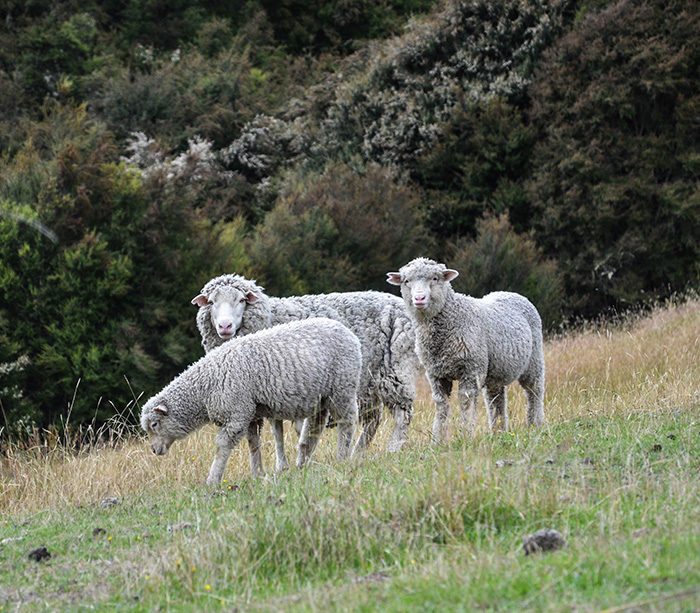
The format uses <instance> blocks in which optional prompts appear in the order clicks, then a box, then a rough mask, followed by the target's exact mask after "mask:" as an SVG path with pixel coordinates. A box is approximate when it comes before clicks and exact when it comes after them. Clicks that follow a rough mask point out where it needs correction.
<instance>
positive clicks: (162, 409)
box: [153, 404, 168, 415]
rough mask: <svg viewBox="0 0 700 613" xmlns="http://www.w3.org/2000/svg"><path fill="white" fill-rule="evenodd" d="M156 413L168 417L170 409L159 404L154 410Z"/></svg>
mask: <svg viewBox="0 0 700 613" xmlns="http://www.w3.org/2000/svg"><path fill="white" fill-rule="evenodd" d="M153 412H154V413H158V415H167V414H168V407H166V406H165V405H162V404H159V405H158V406H157V407H156V408H155V409H153Z"/></svg>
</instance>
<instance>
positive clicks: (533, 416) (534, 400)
mask: <svg viewBox="0 0 700 613" xmlns="http://www.w3.org/2000/svg"><path fill="white" fill-rule="evenodd" d="M518 383H520V385H521V386H522V388H523V389H524V390H525V398H526V399H527V425H528V426H535V427H537V426H541V425H542V424H543V423H544V377H542V376H538V377H528V376H527V375H523V376H522V377H520V379H518Z"/></svg>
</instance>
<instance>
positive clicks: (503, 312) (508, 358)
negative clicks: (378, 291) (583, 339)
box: [389, 258, 545, 440]
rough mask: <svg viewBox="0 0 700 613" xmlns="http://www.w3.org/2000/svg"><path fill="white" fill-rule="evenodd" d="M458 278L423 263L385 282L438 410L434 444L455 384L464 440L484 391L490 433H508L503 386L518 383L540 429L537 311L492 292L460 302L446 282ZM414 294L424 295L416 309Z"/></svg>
mask: <svg viewBox="0 0 700 613" xmlns="http://www.w3.org/2000/svg"><path fill="white" fill-rule="evenodd" d="M457 274H458V273H457V272H456V271H451V270H449V269H448V268H447V267H446V266H445V265H444V264H441V263H438V262H436V261H434V260H431V259H428V258H417V259H415V260H413V261H411V262H409V263H408V264H406V265H405V266H403V267H402V268H401V269H400V270H399V272H398V273H390V274H389V276H390V278H391V277H392V276H394V275H397V276H400V283H401V294H402V296H403V298H404V301H405V303H406V308H407V311H408V314H409V316H410V317H411V319H412V320H413V321H414V322H415V324H416V351H417V353H418V356H419V358H420V360H421V362H422V363H423V366H424V367H425V369H426V372H427V374H428V379H429V381H430V384H431V388H432V391H433V399H434V400H435V402H436V404H437V405H438V412H437V415H436V418H435V422H434V424H433V436H434V438H435V439H436V440H442V438H443V437H444V428H445V421H446V418H447V415H448V414H449V405H448V404H447V398H448V397H449V395H450V391H451V389H452V382H453V381H458V382H459V387H460V392H459V400H460V406H461V407H462V422H463V425H466V426H467V428H468V430H469V431H470V432H471V431H472V430H473V429H474V426H475V420H476V402H477V394H478V390H480V389H482V388H483V389H484V395H485V398H486V404H487V409H488V412H489V419H490V424H491V427H492V428H497V427H502V428H504V429H505V428H507V416H506V391H505V386H506V385H508V384H509V383H511V382H513V381H516V380H517V381H519V383H520V384H521V385H522V386H523V388H524V390H525V394H526V396H527V403H528V409H527V410H528V414H527V418H528V424H531V425H539V424H541V423H542V421H543V419H544V416H543V395H544V374H545V365H544V354H543V341H542V322H541V319H540V316H539V313H538V312H537V309H536V308H535V306H534V305H533V304H532V303H531V302H530V301H529V300H528V299H527V298H525V297H524V296H521V295H520V294H516V293H513V292H492V293H490V294H487V295H486V296H484V297H483V298H472V297H471V296H466V295H464V294H459V293H457V292H455V291H454V290H453V289H452V286H451V284H450V282H449V280H446V278H447V279H450V278H454V276H456V275H457ZM390 282H395V281H390ZM412 286H413V289H412ZM417 287H421V288H426V290H425V291H423V290H421V292H420V293H421V294H423V293H426V294H429V296H428V298H429V299H428V302H427V306H425V307H422V308H419V307H417V306H416V305H415V304H414V300H413V298H414V295H413V294H412V291H416V288H417ZM465 422H466V423H465Z"/></svg>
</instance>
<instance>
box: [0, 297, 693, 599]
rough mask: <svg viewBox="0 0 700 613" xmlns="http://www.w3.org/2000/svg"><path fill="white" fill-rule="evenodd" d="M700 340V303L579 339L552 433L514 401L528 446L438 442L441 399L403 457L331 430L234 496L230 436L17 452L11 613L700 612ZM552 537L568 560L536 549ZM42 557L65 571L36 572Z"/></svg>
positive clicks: (518, 433) (427, 410) (567, 364)
mask: <svg viewBox="0 0 700 613" xmlns="http://www.w3.org/2000/svg"><path fill="white" fill-rule="evenodd" d="M699 339H700V302H699V301H697V300H691V301H689V302H687V303H685V304H682V305H675V306H669V307H667V308H663V309H658V310H656V311H655V312H653V313H652V314H651V315H650V316H647V317H644V318H639V319H637V320H635V321H630V322H627V323H625V324H623V325H620V326H618V327H615V328H606V327H600V328H591V329H588V330H585V331H582V332H578V333H576V334H570V335H566V336H562V337H561V338H558V339H555V340H552V341H550V342H549V343H548V344H547V348H546V359H547V368H548V387H547V397H546V414H547V424H546V425H545V426H544V427H543V428H542V429H540V430H532V429H530V430H528V429H526V427H525V423H524V398H523V396H522V395H521V393H520V392H519V391H518V390H516V389H512V390H511V392H510V414H511V416H512V431H511V432H510V433H504V434H499V435H497V436H491V435H490V434H489V433H488V432H487V430H486V425H485V418H484V416H483V414H482V415H480V424H479V430H478V433H477V435H476V437H475V439H474V440H473V441H466V440H464V439H462V438H460V436H459V434H458V432H457V420H456V418H455V417H456V416H454V415H453V416H452V417H453V418H455V419H453V420H452V428H453V430H452V436H451V438H450V441H449V443H448V444H446V445H444V446H441V447H437V448H434V447H431V446H430V445H429V444H428V436H429V429H430V423H431V420H432V413H433V407H432V405H431V403H430V402H429V397H428V394H427V393H426V389H425V387H423V388H422V390H421V394H420V399H419V401H418V403H417V407H416V417H415V423H414V427H413V428H412V430H411V437H410V443H409V445H408V446H407V448H406V449H405V450H403V451H402V452H400V453H398V454H395V455H391V456H390V455H387V454H386V453H384V452H383V449H384V448H385V444H386V442H387V438H388V433H389V431H390V424H384V426H383V427H382V428H381V430H380V436H379V440H377V441H376V443H375V445H374V446H373V447H372V448H371V449H370V450H369V452H368V454H367V455H366V457H364V458H354V459H353V460H351V461H350V462H348V463H345V464H339V463H336V462H335V461H333V459H332V457H333V448H334V444H335V440H334V439H335V432H333V431H331V432H327V433H326V434H325V435H324V437H323V440H322V443H321V445H320V448H319V451H318V453H317V455H316V457H315V459H316V460H317V462H315V463H314V464H313V465H312V466H311V467H309V468H308V469H306V470H303V471H297V470H292V471H289V472H287V473H284V474H281V475H268V476H267V477H265V478H263V479H261V480H258V481H253V480H251V479H250V478H249V476H248V467H247V449H246V445H245V444H243V445H241V446H240V448H239V449H237V450H236V451H235V452H234V454H233V455H232V457H231V459H230V461H229V465H228V470H227V474H226V479H227V480H226V482H225V483H224V484H223V487H222V489H221V490H218V491H214V490H212V489H209V488H207V487H205V486H204V485H203V480H204V477H205V476H206V473H207V469H208V465H209V463H210V460H211V458H212V455H213V449H214V445H213V435H214V429H213V428H205V429H204V430H202V431H200V432H199V433H197V434H196V435H194V436H191V437H190V438H189V439H187V440H185V441H182V442H180V443H176V444H175V445H174V446H173V448H172V449H171V452H170V454H169V455H168V456H166V457H165V458H157V457H155V456H153V455H152V454H151V453H150V451H149V450H148V448H147V445H146V444H145V442H144V441H142V440H141V441H132V442H129V443H125V444H124V445H122V446H118V448H116V449H93V450H92V451H89V452H87V451H86V452H83V453H77V454H71V453H66V449H65V447H64V446H63V445H61V444H60V443H58V442H57V443H56V444H55V445H54V446H53V447H52V448H50V449H47V448H41V447H36V448H33V449H19V448H9V449H8V450H7V455H6V457H5V458H3V459H2V460H0V462H2V463H1V464H0V468H1V471H2V472H1V475H2V480H1V481H0V484H1V485H0V487H1V488H2V489H1V490H0V517H2V518H3V519H2V520H1V521H0V543H1V544H0V608H2V609H3V610H15V609H22V610H45V609H50V610H55V609H56V608H58V607H63V608H67V609H80V608H92V607H97V608H105V607H108V606H110V607H112V606H115V607H127V608H132V607H133V608H135V609H136V610H154V609H156V608H157V607H160V608H161V610H176V611H177V610H191V609H192V608H193V607H196V608H197V609H198V610H232V609H234V607H238V608H244V609H246V610H281V609H284V610H321V609H324V610H367V611H369V610H376V609H377V608H381V609H382V610H384V611H405V610H420V611H425V610H435V611H437V610H441V611H444V610H464V611H466V610H475V609H480V610H496V609H498V610H537V611H549V610H551V611H558V610H569V609H570V608H574V609H576V610H579V611H589V610H590V611H594V610H596V611H597V610H601V609H605V610H609V611H622V610H627V609H628V608H631V607H633V605H634V606H639V607H641V606H642V603H644V605H645V608H644V610H652V611H653V610H663V611H692V610H697V608H698V606H700V567H699V565H698V562H697V551H698V550H699V548H700V537H699V536H698V535H700V517H699V516H698V506H697V500H698V494H699V492H698V481H697V472H698V469H700V461H699V459H698V458H699V457H700V456H699V455H698V453H697V452H698V443H697V441H698V438H697V437H698V416H699V415H700V413H699V412H698V408H699V406H700V398H699V396H698V394H699V388H698V381H700V360H699V359H698V357H699V356H700V340H699ZM482 406H483V405H482ZM481 412H482V413H483V408H481ZM265 440H266V448H265V459H266V465H267V466H272V465H273V462H272V460H273V458H272V453H273V450H272V441H271V437H270V436H269V432H266V436H265ZM293 445H294V435H292V434H289V435H288V446H289V448H290V449H293ZM113 497H118V500H114V501H112V502H116V504H110V501H109V499H110V498H113ZM544 527H552V528H556V529H557V530H559V531H560V532H562V534H563V535H564V536H565V538H566V539H567V541H568V545H567V547H566V548H565V549H563V550H561V551H558V552H555V553H547V554H538V555H533V556H529V557H525V556H524V555H523V552H522V547H521V545H522V537H523V536H524V535H525V534H528V533H531V532H533V531H535V530H537V529H540V528H544ZM42 545H45V546H46V547H47V548H48V550H49V552H50V553H51V554H52V555H51V558H50V559H48V560H44V561H43V562H34V561H32V560H30V559H28V557H27V556H28V553H29V551H30V550H32V549H34V548H35V547H39V546H42Z"/></svg>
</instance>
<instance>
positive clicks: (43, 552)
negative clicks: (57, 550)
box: [29, 546, 51, 562]
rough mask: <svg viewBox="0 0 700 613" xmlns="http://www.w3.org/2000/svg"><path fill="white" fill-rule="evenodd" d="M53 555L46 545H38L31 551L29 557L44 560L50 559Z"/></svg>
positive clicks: (38, 560)
mask: <svg viewBox="0 0 700 613" xmlns="http://www.w3.org/2000/svg"><path fill="white" fill-rule="evenodd" d="M50 557H51V553H50V552H49V550H48V549H46V547H44V546H42V547H37V548H36V549H32V550H31V551H30V552H29V559H30V560H36V561H37V562H41V561H42V560H48V559H49V558H50Z"/></svg>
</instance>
